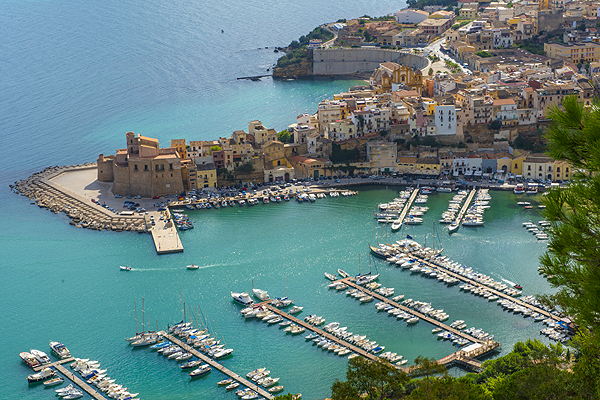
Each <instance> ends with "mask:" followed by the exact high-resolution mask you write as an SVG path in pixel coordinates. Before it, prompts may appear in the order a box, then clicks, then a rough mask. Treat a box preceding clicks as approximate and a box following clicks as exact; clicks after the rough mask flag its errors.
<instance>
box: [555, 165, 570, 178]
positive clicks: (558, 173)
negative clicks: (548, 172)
mask: <svg viewBox="0 0 600 400" xmlns="http://www.w3.org/2000/svg"><path fill="white" fill-rule="evenodd" d="M572 172H573V167H572V166H571V164H569V163H568V162H566V161H554V179H555V180H561V181H568V180H570V179H571V177H572Z"/></svg>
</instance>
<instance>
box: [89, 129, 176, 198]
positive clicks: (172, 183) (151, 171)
mask: <svg viewBox="0 0 600 400" xmlns="http://www.w3.org/2000/svg"><path fill="white" fill-rule="evenodd" d="M126 138H127V148H125V149H118V150H117V154H116V156H108V157H104V155H103V154H100V156H99V157H98V180H99V181H101V182H113V188H112V191H113V193H114V194H118V195H122V196H127V195H140V196H143V197H153V196H164V195H166V194H176V193H181V192H182V191H183V190H184V185H183V176H182V171H181V168H182V167H181V159H180V157H179V154H178V153H177V150H176V149H174V148H172V147H169V148H163V149H161V148H160V147H159V144H158V139H153V138H149V137H146V136H141V135H135V134H134V133H133V132H127V133H126ZM111 170H112V172H111Z"/></svg>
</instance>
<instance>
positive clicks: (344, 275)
mask: <svg viewBox="0 0 600 400" xmlns="http://www.w3.org/2000/svg"><path fill="white" fill-rule="evenodd" d="M337 272H338V274H340V276H341V277H342V278H349V277H350V274H349V273H347V272H346V271H344V270H343V269H339V268H338V270H337Z"/></svg>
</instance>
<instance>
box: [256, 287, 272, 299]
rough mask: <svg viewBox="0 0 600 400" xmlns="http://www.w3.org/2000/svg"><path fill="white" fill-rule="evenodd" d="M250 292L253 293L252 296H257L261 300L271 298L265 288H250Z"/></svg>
mask: <svg viewBox="0 0 600 400" xmlns="http://www.w3.org/2000/svg"><path fill="white" fill-rule="evenodd" d="M252 293H253V294H254V297H256V298H258V299H259V300H261V301H267V300H270V299H271V298H270V297H269V294H268V293H267V291H266V290H261V289H252Z"/></svg>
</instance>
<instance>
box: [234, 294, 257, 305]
mask: <svg viewBox="0 0 600 400" xmlns="http://www.w3.org/2000/svg"><path fill="white" fill-rule="evenodd" d="M231 297H232V298H233V300H235V301H236V302H237V303H239V304H241V305H244V306H249V305H251V304H254V301H252V299H251V298H250V295H249V294H248V293H245V292H244V293H236V292H231Z"/></svg>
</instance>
